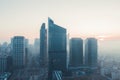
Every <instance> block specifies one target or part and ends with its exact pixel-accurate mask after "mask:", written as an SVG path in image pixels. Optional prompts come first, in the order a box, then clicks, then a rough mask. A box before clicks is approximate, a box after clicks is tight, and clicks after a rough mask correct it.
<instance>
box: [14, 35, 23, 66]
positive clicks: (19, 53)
mask: <svg viewBox="0 0 120 80" xmlns="http://www.w3.org/2000/svg"><path fill="white" fill-rule="evenodd" d="M12 48H13V54H12V55H13V65H14V67H15V68H22V67H24V65H25V38H24V37H23V36H15V37H14V38H12Z"/></svg>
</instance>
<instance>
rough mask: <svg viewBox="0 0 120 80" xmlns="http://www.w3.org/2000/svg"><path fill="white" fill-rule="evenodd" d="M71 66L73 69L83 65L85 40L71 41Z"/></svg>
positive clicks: (76, 39) (73, 39)
mask: <svg viewBox="0 0 120 80" xmlns="http://www.w3.org/2000/svg"><path fill="white" fill-rule="evenodd" d="M70 65H71V67H80V66H81V65H83V40H82V39H81V38H72V39H71V40H70Z"/></svg>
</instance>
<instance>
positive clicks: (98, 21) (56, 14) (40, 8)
mask: <svg viewBox="0 0 120 80" xmlns="http://www.w3.org/2000/svg"><path fill="white" fill-rule="evenodd" d="M58 3H59V4H58ZM119 3H120V1H117V0H110V1H108V0H104V1H103V0H101V1H94V0H92V1H88V0H85V1H80V0H75V1H73V0H71V1H68V0H66V1H63V0H59V1H55V0H52V1H46V0H44V1H41V0H36V1H33V0H31V1H28V0H26V1H25V0H21V1H17V0H11V1H9V0H5V1H2V0H1V1H0V13H1V15H0V17H1V18H0V22H1V23H0V28H1V29H0V32H1V34H0V39H1V40H0V43H3V42H4V41H7V42H10V38H11V37H13V35H21V36H25V37H26V38H28V39H30V40H33V39H35V38H38V37H39V30H40V29H39V27H40V25H41V24H42V22H45V23H47V17H48V16H50V17H51V18H52V19H53V20H55V22H56V23H57V24H59V25H61V26H65V28H66V29H68V33H70V36H71V37H81V38H86V37H94V36H95V37H97V38H100V39H101V37H102V39H101V40H103V38H105V39H120V36H119V35H120V32H119V30H120V27H119V26H120V24H119V20H120V16H119V13H120V11H119V8H120V5H119ZM30 42H31V41H30ZM32 42H33V41H32Z"/></svg>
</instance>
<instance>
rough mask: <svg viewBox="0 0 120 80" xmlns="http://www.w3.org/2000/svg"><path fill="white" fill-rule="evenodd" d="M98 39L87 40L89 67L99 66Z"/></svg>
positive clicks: (86, 59)
mask: <svg viewBox="0 0 120 80" xmlns="http://www.w3.org/2000/svg"><path fill="white" fill-rule="evenodd" d="M97 49H98V46H97V39H95V38H87V39H86V41H85V64H86V65H87V66H89V67H96V66H97V57H98V53H97Z"/></svg>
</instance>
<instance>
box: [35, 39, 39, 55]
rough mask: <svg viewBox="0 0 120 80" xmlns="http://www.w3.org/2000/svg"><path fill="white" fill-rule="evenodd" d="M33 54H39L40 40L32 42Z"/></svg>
mask: <svg viewBox="0 0 120 80" xmlns="http://www.w3.org/2000/svg"><path fill="white" fill-rule="evenodd" d="M34 53H35V54H39V53H40V39H39V38H36V39H35V40H34Z"/></svg>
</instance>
